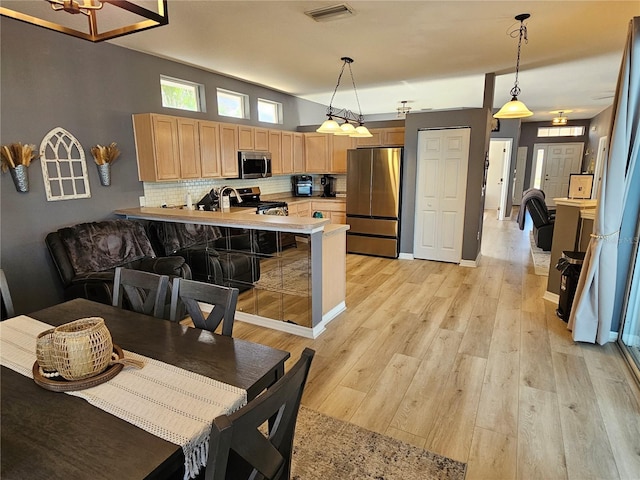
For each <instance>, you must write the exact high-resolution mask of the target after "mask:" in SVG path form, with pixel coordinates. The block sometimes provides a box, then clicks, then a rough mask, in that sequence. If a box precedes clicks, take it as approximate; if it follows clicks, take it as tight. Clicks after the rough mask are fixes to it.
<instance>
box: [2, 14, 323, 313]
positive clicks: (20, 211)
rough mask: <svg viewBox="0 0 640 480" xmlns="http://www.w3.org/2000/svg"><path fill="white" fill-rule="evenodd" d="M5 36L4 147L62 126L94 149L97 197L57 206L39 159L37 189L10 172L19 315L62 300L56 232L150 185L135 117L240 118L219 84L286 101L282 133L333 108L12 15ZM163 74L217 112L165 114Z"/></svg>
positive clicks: (9, 268)
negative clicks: (110, 153)
mask: <svg viewBox="0 0 640 480" xmlns="http://www.w3.org/2000/svg"><path fill="white" fill-rule="evenodd" d="M0 35H1V36H0V40H1V43H2V46H1V51H0V52H1V58H0V60H1V80H2V89H1V92H0V94H1V97H0V100H1V112H0V115H1V123H0V143H2V144H3V145H4V144H8V143H13V142H22V143H32V144H35V145H36V147H37V149H39V145H40V142H41V141H42V139H43V137H44V136H45V135H46V134H47V132H49V131H50V130H51V129H53V128H54V127H62V128H64V129H66V130H68V131H69V132H70V133H71V134H72V135H74V136H75V137H76V138H77V139H78V140H79V141H80V143H81V144H82V146H83V147H84V150H85V155H87V167H88V170H89V182H90V186H91V198H89V199H79V200H64V201H57V202H47V201H46V196H45V191H44V185H43V181H42V172H41V167H40V162H39V161H38V160H36V161H35V162H34V163H33V164H32V165H31V167H29V170H28V172H29V180H30V191H29V192H28V193H18V192H16V190H15V188H14V185H13V182H12V180H11V178H10V176H9V174H3V175H1V176H0V200H1V203H0V208H1V220H0V263H1V266H2V268H3V269H4V271H5V273H6V275H7V278H8V281H9V284H10V288H11V292H12V296H13V297H14V304H15V308H16V311H17V313H28V312H31V311H34V310H37V309H39V308H43V307H46V306H49V305H52V304H54V303H57V302H59V301H61V299H62V289H61V286H60V282H59V279H58V277H57V274H56V272H55V271H54V267H53V265H52V263H51V261H50V258H49V254H48V252H47V251H46V247H45V244H44V237H45V236H46V234H47V233H48V232H51V231H54V230H57V229H58V228H61V227H63V226H67V225H72V224H76V223H80V222H86V221H98V220H101V219H105V218H108V217H110V216H111V212H113V211H114V210H115V209H118V208H125V207H132V206H136V205H138V197H139V196H141V195H143V188H142V183H141V182H139V181H138V173H137V165H136V156H135V145H134V139H133V129H132V124H131V114H133V113H142V112H157V113H167V114H172V115H182V116H186V117H195V118H205V119H211V120H219V121H226V122H229V121H233V120H229V119H228V118H225V117H218V115H217V107H216V95H215V91H216V90H215V89H216V87H222V88H228V89H231V90H235V91H240V92H242V93H246V94H248V95H249V96H250V99H251V101H252V104H255V102H256V98H257V96H260V97H262V98H267V99H270V100H274V101H278V102H282V103H283V108H284V118H285V123H284V125H281V126H280V128H283V129H287V130H296V128H297V126H298V125H300V124H305V123H307V124H308V123H312V122H313V121H314V119H317V118H322V117H323V115H324V112H325V109H326V107H325V106H323V105H320V104H315V103H312V102H306V101H304V100H300V99H297V98H295V97H292V96H289V95H286V94H283V93H280V92H275V91H272V90H269V89H266V88H263V87H260V86H256V85H252V84H248V83H244V82H240V81H238V80H234V79H231V78H227V77H224V76H220V75H216V74H213V73H210V72H206V71H203V70H200V69H197V68H193V67H189V66H186V65H182V64H178V63H175V62H171V61H168V60H164V59H160V58H157V57H152V56H149V55H145V54H142V53H139V52H134V51H131V50H127V49H124V48H121V47H118V46H115V45H110V44H108V43H98V44H93V43H90V42H87V41H85V40H80V39H77V38H73V37H70V36H67V35H63V34H60V33H57V32H52V31H49V30H46V29H42V28H38V27H35V26H31V25H27V24H24V23H22V22H18V21H16V20H13V19H8V18H5V17H1V19H0ZM160 74H164V75H169V76H172V77H177V78H183V79H187V80H191V81H194V82H198V83H202V84H204V85H205V88H206V101H207V113H200V114H197V113H193V112H181V111H176V110H172V109H166V108H162V107H161V99H160ZM255 108H256V107H255V105H252V111H251V116H252V118H256V117H257V115H256V112H255ZM315 121H317V120H315ZM237 123H240V122H237ZM245 123H248V124H252V125H259V124H258V122H256V121H245ZM263 126H265V125H264V124H263ZM268 126H269V127H271V128H278V127H276V126H273V125H271V124H268ZM110 142H116V143H117V144H118V146H119V148H120V149H121V151H122V155H121V156H120V158H119V159H118V160H116V162H115V163H114V164H113V166H112V170H111V186H110V187H102V186H100V182H99V180H98V175H97V171H96V169H95V167H94V166H93V165H94V163H93V159H92V157H91V155H90V153H89V148H90V147H91V146H93V145H95V144H106V143H110Z"/></svg>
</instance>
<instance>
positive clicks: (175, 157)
mask: <svg viewBox="0 0 640 480" xmlns="http://www.w3.org/2000/svg"><path fill="white" fill-rule="evenodd" d="M133 131H134V137H135V141H136V154H137V156H138V177H139V178H140V180H141V181H146V182H157V181H161V180H178V179H179V178H180V147H179V144H178V120H177V118H175V117H170V116H167V115H155V114H139V115H133Z"/></svg>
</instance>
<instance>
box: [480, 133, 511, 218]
mask: <svg viewBox="0 0 640 480" xmlns="http://www.w3.org/2000/svg"><path fill="white" fill-rule="evenodd" d="M511 143H512V140H511V139H501V138H496V139H491V141H490V142H489V171H488V172H487V187H486V195H485V200H484V209H485V210H495V212H496V216H497V218H498V220H504V218H505V209H506V206H507V195H508V188H507V187H508V186H507V182H508V178H509V168H510V164H511Z"/></svg>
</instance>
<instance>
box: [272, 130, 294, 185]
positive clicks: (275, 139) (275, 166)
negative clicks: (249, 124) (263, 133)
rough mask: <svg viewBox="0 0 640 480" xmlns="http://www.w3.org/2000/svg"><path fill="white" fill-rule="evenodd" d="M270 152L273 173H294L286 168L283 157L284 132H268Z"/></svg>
mask: <svg viewBox="0 0 640 480" xmlns="http://www.w3.org/2000/svg"><path fill="white" fill-rule="evenodd" d="M267 134H268V137H269V138H268V143H269V152H270V153H271V173H272V174H273V175H282V174H284V173H292V172H291V169H288V168H286V167H285V165H284V162H283V155H282V132H280V131H279V130H268V131H267Z"/></svg>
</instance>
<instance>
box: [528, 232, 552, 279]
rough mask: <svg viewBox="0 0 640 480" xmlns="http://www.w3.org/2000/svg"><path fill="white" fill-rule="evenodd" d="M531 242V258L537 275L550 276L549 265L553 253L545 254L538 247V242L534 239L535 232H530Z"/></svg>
mask: <svg viewBox="0 0 640 480" xmlns="http://www.w3.org/2000/svg"><path fill="white" fill-rule="evenodd" d="M529 242H530V243H531V257H532V258H533V266H534V269H535V272H536V275H543V276H546V277H548V276H549V264H550V263H551V252H545V251H544V250H542V249H541V248H538V247H536V241H535V239H534V238H533V230H532V231H530V232H529Z"/></svg>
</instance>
